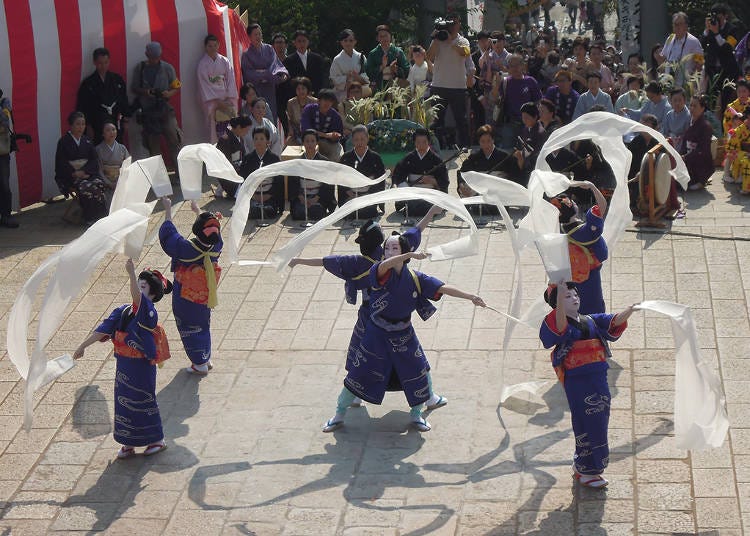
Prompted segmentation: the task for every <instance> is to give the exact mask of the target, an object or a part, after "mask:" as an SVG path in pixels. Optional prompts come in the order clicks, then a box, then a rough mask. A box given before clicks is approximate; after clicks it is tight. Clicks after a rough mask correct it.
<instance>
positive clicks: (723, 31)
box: [700, 3, 740, 114]
mask: <svg viewBox="0 0 750 536" xmlns="http://www.w3.org/2000/svg"><path fill="white" fill-rule="evenodd" d="M738 40H739V37H738V35H737V29H736V28H735V27H734V25H733V24H732V23H731V22H729V8H728V7H727V6H726V4H723V3H719V4H714V5H713V6H712V7H711V11H710V13H709V15H708V16H707V17H706V29H705V30H704V31H703V35H702V36H701V39H700V41H701V45H703V50H704V51H705V53H706V65H705V69H706V77H707V78H708V79H709V80H712V79H713V77H714V76H716V75H717V74H718V75H719V79H718V80H717V83H716V84H714V86H713V89H712V91H714V92H716V91H721V113H722V114H723V113H724V109H725V108H726V106H727V104H729V103H730V102H732V100H733V99H734V90H733V89H732V88H731V87H724V82H725V81H726V80H730V81H732V82H734V81H736V80H737V78H738V77H739V75H740V69H739V67H738V66H737V61H736V60H735V57H734V47H735V46H737V42H738Z"/></svg>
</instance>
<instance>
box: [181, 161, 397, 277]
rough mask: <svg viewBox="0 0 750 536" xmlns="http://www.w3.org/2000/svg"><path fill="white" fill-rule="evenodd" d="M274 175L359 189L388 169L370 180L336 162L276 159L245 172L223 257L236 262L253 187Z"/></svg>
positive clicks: (382, 177)
mask: <svg viewBox="0 0 750 536" xmlns="http://www.w3.org/2000/svg"><path fill="white" fill-rule="evenodd" d="M183 150H184V149H183ZM180 154H182V153H180ZM276 175H286V176H294V177H304V178H307V179H315V180H317V181H320V182H324V183H326V184H334V185H340V186H346V187H347V188H361V187H364V186H372V185H373V184H377V183H379V182H382V181H384V180H385V179H386V178H387V177H388V175H389V172H388V171H386V172H385V173H384V174H383V175H382V176H381V177H378V178H377V179H371V178H369V177H367V176H366V175H363V174H362V173H360V172H359V171H357V170H356V169H354V168H352V167H349V166H345V165H343V164H339V163H337V162H328V161H325V160H305V159H301V158H297V159H294V160H287V161H286V162H277V163H275V164H271V165H270V166H263V167H262V168H259V169H256V170H255V171H253V172H252V173H251V174H250V175H248V177H247V179H245V182H243V183H242V185H241V186H240V187H239V189H238V190H237V201H236V202H235V204H234V207H233V208H232V219H231V222H232V225H231V226H230V228H229V240H227V241H226V242H225V258H227V259H228V260H229V262H231V263H235V262H237V260H238V258H237V257H238V255H239V251H240V244H241V242H242V233H243V232H244V230H245V225H246V224H247V218H248V215H249V214H250V201H251V200H252V197H253V194H254V193H255V190H256V189H257V188H258V186H259V185H260V183H261V182H262V181H263V179H266V178H268V177H275V176H276ZM352 201H354V200H352ZM349 203H351V201H349ZM347 204H348V203H347ZM342 208H343V207H342ZM329 217H330V216H329Z"/></svg>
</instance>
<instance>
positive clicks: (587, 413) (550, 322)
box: [539, 281, 634, 488]
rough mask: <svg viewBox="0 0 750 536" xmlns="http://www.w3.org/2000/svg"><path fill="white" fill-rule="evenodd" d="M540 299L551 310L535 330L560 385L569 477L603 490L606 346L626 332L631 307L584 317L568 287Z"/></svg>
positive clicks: (558, 287) (606, 420)
mask: <svg viewBox="0 0 750 536" xmlns="http://www.w3.org/2000/svg"><path fill="white" fill-rule="evenodd" d="M544 299H545V300H546V301H547V303H548V304H549V305H550V307H553V308H554V309H553V311H552V312H550V313H549V314H548V315H547V317H546V318H545V319H544V322H543V323H542V326H541V328H540V330H539V338H540V339H541V341H542V344H543V345H544V347H545V348H551V347H553V346H554V349H553V350H552V354H551V358H552V366H553V367H554V369H555V372H556V373H557V377H558V378H559V379H560V382H562V384H563V387H564V389H565V395H566V397H567V398H568V405H569V406H570V420H571V422H572V425H573V433H574V434H575V443H576V450H575V455H574V456H573V476H574V478H575V479H576V480H577V481H578V482H579V483H580V484H581V485H582V486H586V487H590V488H603V487H604V486H606V485H607V484H608V483H609V482H608V481H607V480H606V479H605V478H604V477H603V476H602V473H603V472H604V469H605V468H606V467H607V464H608V463H609V444H608V442H607V429H608V427H609V407H610V400H611V395H610V392H609V385H607V369H608V368H609V364H608V363H607V358H608V357H610V355H611V354H610V351H609V346H608V344H607V341H616V340H617V339H618V338H620V335H622V332H623V331H625V328H626V327H627V320H628V318H629V317H630V315H631V314H633V311H634V309H633V306H631V307H628V308H627V309H625V310H624V311H622V312H621V313H617V314H604V313H600V314H593V315H590V316H589V315H584V314H581V313H580V312H579V307H580V303H581V302H580V299H579V296H578V291H577V290H576V287H575V285H574V284H573V283H566V282H565V281H560V282H559V283H558V284H557V285H556V286H555V285H551V286H550V287H549V288H548V289H547V291H546V292H545V294H544Z"/></svg>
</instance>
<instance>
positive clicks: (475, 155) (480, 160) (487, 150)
mask: <svg viewBox="0 0 750 536" xmlns="http://www.w3.org/2000/svg"><path fill="white" fill-rule="evenodd" d="M476 136H477V139H478V140H479V149H477V150H476V151H473V152H472V153H471V154H470V155H469V157H468V158H467V159H466V160H464V161H463V164H461V169H460V170H459V172H458V195H459V197H472V196H475V195H477V194H476V192H475V191H474V190H472V189H471V188H470V187H469V185H468V184H466V181H465V180H464V178H463V176H462V175H461V173H462V172H466V171H478V172H480V173H490V174H494V175H498V176H500V177H503V178H506V179H511V180H512V177H513V176H514V174H515V173H517V169H516V163H515V161H514V160H511V158H509V155H508V153H506V152H504V151H501V150H500V149H498V148H497V147H495V137H494V132H493V130H492V127H491V126H490V125H483V126H481V127H479V128H478V129H477V133H476ZM479 207H480V205H468V206H467V207H466V208H468V209H469V211H470V212H472V213H475V214H476V213H479V211H480V210H481V211H482V213H483V214H498V209H497V207H496V206H495V205H481V209H480V208H479Z"/></svg>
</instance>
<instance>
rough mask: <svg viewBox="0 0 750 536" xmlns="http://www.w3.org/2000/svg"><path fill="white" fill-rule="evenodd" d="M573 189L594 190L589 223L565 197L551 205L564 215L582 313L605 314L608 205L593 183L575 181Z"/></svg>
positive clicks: (563, 225)
mask: <svg viewBox="0 0 750 536" xmlns="http://www.w3.org/2000/svg"><path fill="white" fill-rule="evenodd" d="M570 187H571V188H581V189H584V190H590V191H591V192H592V194H593V195H594V199H595V200H596V205H594V206H593V207H591V208H590V209H589V210H588V211H586V216H585V221H582V220H581V219H580V217H579V216H578V205H576V203H575V202H574V201H573V200H572V199H571V198H570V197H568V194H566V193H562V194H560V195H557V196H556V197H553V198H552V199H551V200H550V202H551V203H552V204H553V205H555V206H556V207H557V209H558V210H559V211H560V230H561V231H562V232H563V233H565V234H567V235H568V250H569V253H570V268H571V271H572V274H573V281H574V282H575V283H576V284H577V285H578V288H579V289H580V290H581V296H580V300H581V313H583V314H591V313H603V312H604V296H603V295H602V274H601V271H602V263H603V262H604V261H606V260H607V258H608V257H609V250H608V249H607V242H605V240H604V237H603V236H602V232H603V231H604V215H605V214H606V212H607V201H606V199H604V195H602V193H601V192H600V191H599V189H598V188H597V187H596V186H595V185H594V184H593V183H592V182H590V181H571V182H570Z"/></svg>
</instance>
